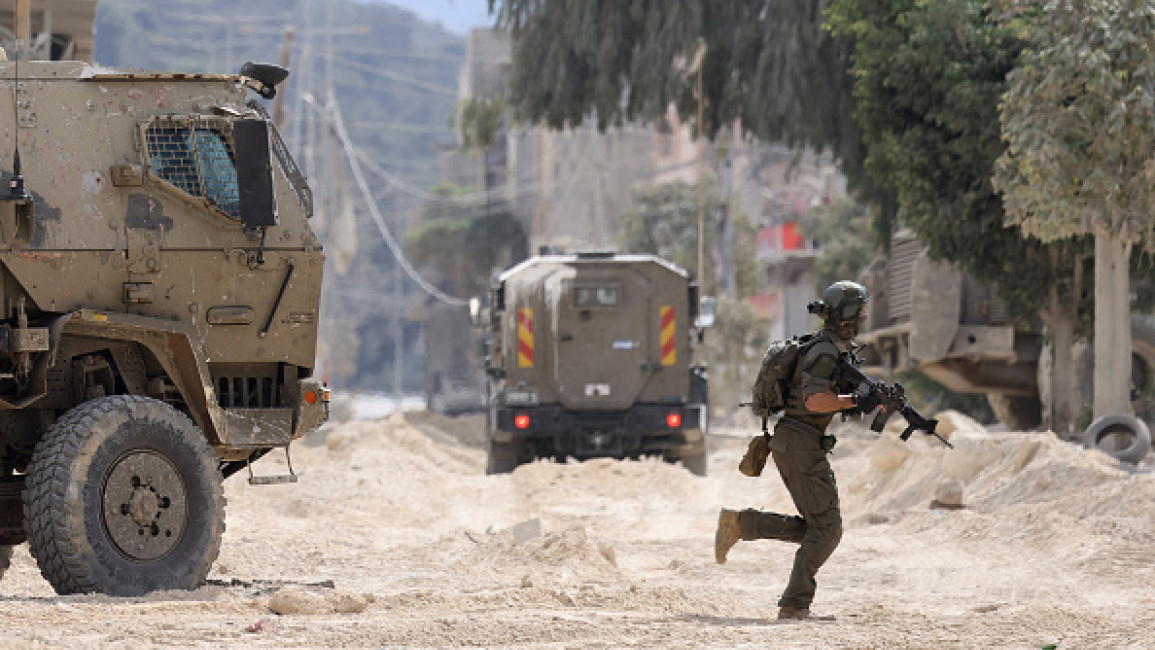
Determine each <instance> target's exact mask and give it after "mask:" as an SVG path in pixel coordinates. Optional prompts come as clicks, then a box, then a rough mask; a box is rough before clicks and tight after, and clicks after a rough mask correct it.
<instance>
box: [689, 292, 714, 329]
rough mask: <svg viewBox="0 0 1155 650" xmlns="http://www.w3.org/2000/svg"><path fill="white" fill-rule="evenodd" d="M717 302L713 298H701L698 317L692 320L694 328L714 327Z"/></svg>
mask: <svg viewBox="0 0 1155 650" xmlns="http://www.w3.org/2000/svg"><path fill="white" fill-rule="evenodd" d="M716 308H717V301H716V299H715V298H714V297H713V296H702V301H701V303H700V305H699V307H698V317H697V318H696V319H694V327H698V328H702V329H705V328H707V327H713V326H714V313H715V310H716Z"/></svg>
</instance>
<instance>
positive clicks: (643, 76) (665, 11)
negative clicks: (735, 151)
mask: <svg viewBox="0 0 1155 650" xmlns="http://www.w3.org/2000/svg"><path fill="white" fill-rule="evenodd" d="M827 4H829V3H828V0H753V1H747V2H716V1H713V2H712V1H710V0H683V1H679V2H669V1H668V0H615V1H613V2H609V1H606V0H600V1H589V2H584V1H583V2H565V1H562V0H552V1H550V0H490V2H489V5H490V11H491V13H495V14H496V22H497V25H498V27H501V28H506V29H508V30H509V32H510V34H511V36H512V39H513V61H512V68H511V71H510V84H509V91H510V92H509V103H510V105H511V107H512V109H513V112H514V117H515V118H517V119H521V120H528V121H530V122H535V123H546V124H548V125H549V126H550V127H552V128H555V129H562V128H565V127H567V126H570V127H573V126H577V125H579V124H581V123H582V122H583V121H584V120H586V119H590V118H591V117H592V118H593V119H596V120H597V123H598V128H600V129H601V130H603V131H604V130H605V129H607V128H608V127H610V126H614V125H618V126H620V125H622V124H624V123H626V122H632V121H635V120H644V121H647V122H651V123H660V122H662V121H663V120H664V119H665V116H666V112H667V110H668V109H669V107H670V106H673V107H674V108H675V110H676V111H677V114H678V117H679V119H680V120H681V121H682V122H684V123H689V124H694V125H696V128H698V129H699V131H700V132H701V133H703V134H704V135H706V136H707V137H709V138H711V139H712V138H714V136H716V135H717V134H718V133H719V131H720V130H722V129H727V128H729V127H731V126H732V125H734V124H735V123H741V125H742V128H743V129H744V130H745V131H746V132H748V133H750V134H752V135H753V136H754V137H756V138H757V139H759V140H762V141H764V142H784V143H786V144H788V145H791V146H793V147H797V148H806V147H808V148H811V149H813V150H815V151H819V152H821V151H830V152H831V153H832V154H833V155H834V157H835V158H836V159H837V160H838V161H839V162H840V163H841V166H842V170H843V173H844V174H845V175H846V176H847V178H848V179H849V183H850V185H851V186H852V187H854V188H856V189H858V190H859V191H862V192H866V193H867V194H870V192H871V191H872V188H871V186H870V185H869V179H868V178H867V177H866V176H865V175H864V174H863V173H862V171H861V169H862V150H861V138H860V136H859V134H858V129H857V126H856V125H855V124H854V120H853V119H852V117H851V112H850V110H851V106H852V97H851V89H852V87H853V80H852V79H851V78H850V77H849V76H848V74H847V69H848V65H849V57H850V43H849V42H848V41H846V40H845V39H840V38H834V37H832V36H831V34H830V33H829V32H828V31H826V30H825V29H824V28H823V15H824V12H825V9H826V6H827ZM699 47H702V52H703V56H702V58H701V63H700V65H701V69H702V86H703V88H702V90H703V92H702V95H703V98H702V100H703V101H702V123H701V124H698V119H697V115H698V96H697V90H696V88H697V84H696V80H697V77H696V74H695V72H696V70H695V69H693V63H694V62H695V60H696V55H697V54H698V53H699ZM627 88H628V91H627Z"/></svg>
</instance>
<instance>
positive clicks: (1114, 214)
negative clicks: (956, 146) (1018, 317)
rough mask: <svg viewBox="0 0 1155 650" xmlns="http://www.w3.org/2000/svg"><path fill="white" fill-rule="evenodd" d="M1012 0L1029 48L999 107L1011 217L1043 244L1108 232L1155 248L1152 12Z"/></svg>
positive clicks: (1099, 3) (1085, 1)
mask: <svg viewBox="0 0 1155 650" xmlns="http://www.w3.org/2000/svg"><path fill="white" fill-rule="evenodd" d="M1037 5H1038V3H1037V2H1034V1H1026V0H1008V1H1007V2H1006V12H1005V14H1004V15H1003V16H1002V18H1003V24H1005V25H1008V26H1012V27H1014V28H1021V29H1022V30H1023V31H1024V33H1025V34H1026V35H1027V37H1028V38H1029V39H1030V43H1031V49H1030V50H1028V51H1026V52H1025V53H1024V56H1023V60H1022V64H1021V65H1020V67H1019V68H1018V70H1016V71H1015V72H1014V73H1013V74H1012V75H1011V77H1010V85H1009V86H1008V88H1007V92H1006V95H1005V97H1004V99H1003V106H1002V126H1003V134H1004V137H1005V139H1006V141H1007V145H1008V146H1007V151H1006V153H1005V155H1003V156H1002V157H1001V158H1000V159H999V161H998V166H997V171H996V174H995V180H996V183H997V184H998V186H999V188H1000V190H1001V191H1002V192H1003V194H1004V197H1005V202H1006V208H1007V214H1008V220H1009V222H1010V223H1013V224H1017V225H1019V226H1021V227H1022V228H1023V231H1024V232H1025V233H1026V234H1028V235H1031V236H1034V237H1038V238H1039V239H1042V240H1044V241H1052V240H1055V239H1062V238H1067V237H1072V236H1076V235H1087V234H1096V233H1103V234H1106V235H1108V236H1111V237H1116V238H1120V239H1123V240H1126V241H1131V242H1137V243H1139V244H1140V245H1141V246H1145V247H1147V248H1148V249H1155V236H1153V235H1155V219H1152V214H1155V193H1153V192H1151V187H1152V185H1155V49H1153V48H1152V40H1151V34H1153V33H1155V6H1153V5H1152V4H1151V3H1150V2H1149V1H1147V0H1111V1H1107V0H1071V1H1070V2H1063V3H1058V4H1057V5H1056V6H1053V7H1048V9H1047V10H1046V11H1036V9H1037V8H1038V7H1037Z"/></svg>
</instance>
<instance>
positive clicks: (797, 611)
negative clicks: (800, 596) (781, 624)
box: [778, 605, 810, 621]
mask: <svg viewBox="0 0 1155 650" xmlns="http://www.w3.org/2000/svg"><path fill="white" fill-rule="evenodd" d="M807 618H810V608H808V607H791V606H789V605H785V606H783V607H780V608H778V620H780V621H783V620H797V621H800V620H803V619H807Z"/></svg>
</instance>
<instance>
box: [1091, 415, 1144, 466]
mask: <svg viewBox="0 0 1155 650" xmlns="http://www.w3.org/2000/svg"><path fill="white" fill-rule="evenodd" d="M1114 435H1123V436H1127V437H1129V438H1131V439H1132V442H1131V444H1130V445H1128V446H1127V447H1126V448H1124V449H1119V450H1109V449H1101V448H1100V447H1099V445H1100V444H1101V443H1102V442H1103V440H1104V439H1105V438H1107V437H1108V436H1114ZM1083 444H1084V445H1085V446H1087V447H1088V448H1090V449H1099V450H1100V451H1102V452H1104V453H1107V454H1110V455H1111V456H1113V457H1114V458H1117V459H1119V460H1121V461H1124V462H1128V463H1138V462H1139V461H1141V460H1143V457H1145V456H1146V455H1147V454H1148V453H1149V452H1150V451H1151V431H1150V430H1149V429H1148V428H1147V424H1146V423H1145V422H1143V420H1140V419H1139V418H1137V417H1135V416H1134V415H1104V416H1103V417H1101V418H1099V419H1097V420H1095V421H1094V422H1092V423H1091V426H1089V427H1087V432H1086V433H1084V434H1083Z"/></svg>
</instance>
